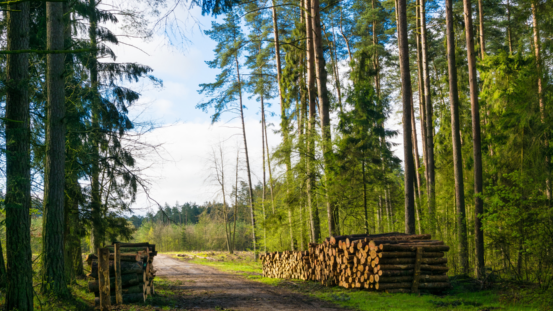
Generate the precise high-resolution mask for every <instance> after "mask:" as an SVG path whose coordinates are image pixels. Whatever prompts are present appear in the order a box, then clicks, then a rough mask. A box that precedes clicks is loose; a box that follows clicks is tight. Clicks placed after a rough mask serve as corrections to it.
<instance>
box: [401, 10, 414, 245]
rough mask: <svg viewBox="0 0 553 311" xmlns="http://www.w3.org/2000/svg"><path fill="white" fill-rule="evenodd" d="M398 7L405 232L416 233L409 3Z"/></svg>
mask: <svg viewBox="0 0 553 311" xmlns="http://www.w3.org/2000/svg"><path fill="white" fill-rule="evenodd" d="M397 8H398V17H399V18H398V26H399V27H398V37H399V38H398V39H399V40H398V41H399V42H398V43H399V52H400V53H399V60H400V64H401V86H402V102H403V149H404V150H403V154H404V159H405V160H404V161H405V174H404V187H405V233H407V234H414V233H415V195H414V191H413V180H414V177H415V176H414V175H415V167H414V163H413V151H412V150H413V142H412V140H411V101H412V94H411V74H410V69H409V46H408V41H407V3H406V0H397Z"/></svg>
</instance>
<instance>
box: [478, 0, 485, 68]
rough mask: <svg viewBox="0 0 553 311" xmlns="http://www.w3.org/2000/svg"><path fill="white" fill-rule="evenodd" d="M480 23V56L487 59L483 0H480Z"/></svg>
mask: <svg viewBox="0 0 553 311" xmlns="http://www.w3.org/2000/svg"><path fill="white" fill-rule="evenodd" d="M478 23H479V28H480V54H481V58H482V59H484V58H485V57H486V38H485V37H484V10H483V8H482V0H478Z"/></svg>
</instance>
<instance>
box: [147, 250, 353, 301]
mask: <svg viewBox="0 0 553 311" xmlns="http://www.w3.org/2000/svg"><path fill="white" fill-rule="evenodd" d="M155 268H156V270H157V273H156V275H157V276H158V277H160V278H162V279H167V280H172V281H177V280H178V281H181V285H178V286H174V290H176V291H177V292H178V293H179V297H178V299H179V308H184V309H187V310H325V311H330V310H345V309H343V308H340V307H338V306H336V305H334V304H332V303H329V302H326V301H321V300H318V299H315V298H312V297H308V296H305V295H301V294H298V293H294V292H291V291H288V290H286V289H283V288H279V287H275V286H271V285H266V284H263V283H260V282H254V281H250V280H247V279H244V278H243V277H240V276H237V275H233V274H228V273H224V272H221V271H219V270H217V269H214V268H212V267H208V266H203V265H197V264H193V263H189V262H186V261H184V260H179V259H175V258H171V257H170V256H167V255H162V254H160V255H158V256H156V260H155Z"/></svg>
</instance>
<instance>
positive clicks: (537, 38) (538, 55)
mask: <svg viewBox="0 0 553 311" xmlns="http://www.w3.org/2000/svg"><path fill="white" fill-rule="evenodd" d="M532 26H533V35H534V54H535V57H536V70H537V72H538V101H539V106H540V118H541V123H543V124H545V118H546V111H545V102H544V94H543V93H544V92H543V73H542V64H541V43H540V27H539V24H538V12H537V6H536V3H535V2H534V1H532ZM548 133H549V131H548V130H546V131H545V135H544V138H545V139H544V140H543V144H544V150H545V170H546V179H545V193H546V196H547V201H548V204H551V180H550V174H551V173H550V170H551V168H550V165H551V164H550V159H549V152H548V150H549V137H548V136H549V135H548Z"/></svg>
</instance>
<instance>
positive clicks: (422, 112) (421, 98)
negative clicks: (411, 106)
mask: <svg viewBox="0 0 553 311" xmlns="http://www.w3.org/2000/svg"><path fill="white" fill-rule="evenodd" d="M420 1H421V0H416V6H417V7H418V6H420V4H419V2H420ZM415 16H416V31H415V35H416V41H417V73H418V89H419V109H420V111H419V112H420V113H419V115H420V118H421V140H422V157H423V163H424V178H425V180H426V181H427V182H428V164H427V160H428V157H427V156H426V116H425V114H426V106H425V102H424V87H423V84H424V82H423V77H422V47H421V34H420V29H421V27H420V24H421V23H420V10H415ZM417 148H418V147H417ZM417 167H418V166H417ZM419 176H420V175H419ZM421 186H422V181H421ZM421 188H422V187H421ZM421 188H419V192H420V193H421V194H422V191H423V190H422V189H421Z"/></svg>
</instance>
